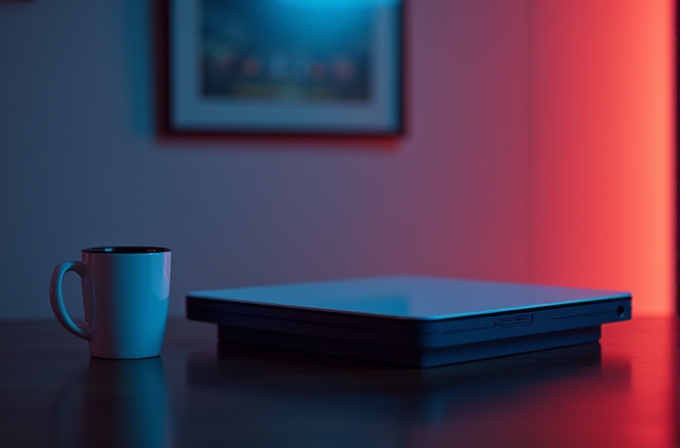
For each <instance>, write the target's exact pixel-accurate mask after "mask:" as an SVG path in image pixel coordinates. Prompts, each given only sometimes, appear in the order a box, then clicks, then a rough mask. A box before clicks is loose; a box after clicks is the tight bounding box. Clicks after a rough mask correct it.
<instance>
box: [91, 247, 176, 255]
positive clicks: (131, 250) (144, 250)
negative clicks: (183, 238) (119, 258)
mask: <svg viewBox="0 0 680 448" xmlns="http://www.w3.org/2000/svg"><path fill="white" fill-rule="evenodd" d="M83 252H87V253H92V254H155V253H160V252H170V249H167V248H165V247H147V246H103V247H91V248H89V249H83Z"/></svg>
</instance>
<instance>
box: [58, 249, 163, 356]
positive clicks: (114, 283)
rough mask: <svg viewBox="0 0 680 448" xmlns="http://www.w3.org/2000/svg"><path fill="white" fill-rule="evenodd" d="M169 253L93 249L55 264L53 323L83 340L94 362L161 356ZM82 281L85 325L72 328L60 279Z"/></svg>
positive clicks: (141, 250)
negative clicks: (70, 276) (74, 277)
mask: <svg viewBox="0 0 680 448" xmlns="http://www.w3.org/2000/svg"><path fill="white" fill-rule="evenodd" d="M170 255H171V252H170V249H165V248H161V247H137V246H120V247H115V246H114V247H94V248H90V249H84V250H83V251H82V252H81V259H82V261H66V262H63V263H60V264H59V265H57V267H56V268H54V272H53V273H52V281H51V283H50V302H51V304H52V311H54V315H55V316H56V317H57V320H58V321H59V322H60V323H61V324H62V325H63V326H64V327H65V328H66V329H67V330H68V331H70V332H71V333H73V334H75V335H76V336H78V337H81V338H83V339H86V340H87V341H88V342H89V344H90V353H91V355H92V356H94V357H97V358H109V359H138V358H150V357H153V356H158V355H160V352H161V347H162V346H163V337H164V335H165V323H166V320H167V316H168V299H169V296H170ZM69 271H73V272H75V273H76V274H78V275H79V276H80V278H81V285H82V290H83V311H84V317H85V322H83V323H78V324H76V323H75V322H74V321H73V319H71V317H70V316H69V314H68V311H67V310H66V306H65V305H64V298H63V295H62V282H63V278H64V275H65V274H66V273H67V272H69Z"/></svg>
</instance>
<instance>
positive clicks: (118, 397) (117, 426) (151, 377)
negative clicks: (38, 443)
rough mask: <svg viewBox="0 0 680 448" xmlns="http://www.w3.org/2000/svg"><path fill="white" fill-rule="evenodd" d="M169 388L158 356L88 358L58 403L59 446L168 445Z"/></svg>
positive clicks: (147, 447) (57, 436)
mask: <svg viewBox="0 0 680 448" xmlns="http://www.w3.org/2000/svg"><path fill="white" fill-rule="evenodd" d="M168 402H169V400H168V390H167V384H166V378H165V372H164V369H163V363H162V360H161V358H160V357H155V358H150V359H141V360H130V361H112V360H104V359H97V358H91V359H90V362H89V365H88V368H87V373H86V375H85V376H84V377H80V378H78V379H77V380H74V382H73V383H71V384H69V385H67V386H66V387H65V389H64V391H63V393H62V395H61V397H60V399H59V401H58V403H57V408H56V409H57V410H56V418H55V431H56V442H57V444H56V445H57V446H59V447H94V446H96V447H145V448H153V447H168V446H172V445H173V443H172V437H171V434H170V429H171V425H170V412H169V404H168Z"/></svg>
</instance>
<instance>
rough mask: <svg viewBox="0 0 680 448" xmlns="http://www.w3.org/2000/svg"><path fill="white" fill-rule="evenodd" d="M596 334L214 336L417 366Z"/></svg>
mask: <svg viewBox="0 0 680 448" xmlns="http://www.w3.org/2000/svg"><path fill="white" fill-rule="evenodd" d="M600 335H601V330H600V325H595V326H590V327H583V328H575V329H568V330H560V331H553V332H547V333H539V334H532V335H526V336H517V337H511V338H501V339H495V340H490V341H482V342H474V343H469V344H462V345H451V346H447V347H437V348H414V347H397V346H387V345H377V344H371V343H364V342H355V341H346V340H341V339H329V338H320V337H315V336H305V335H297V334H291V333H283V332H277V331H267V330H254V329H249V328H243V327H236V326H229V325H218V337H219V339H220V340H223V341H235V342H241V343H247V344H256V345H264V346H269V347H276V348H282V349H289V350H296V351H305V352H312V353H318V354H326V355H333V356H340V357H345V358H357V359H363V360H369V361H377V362H384V363H389V364H396V365H401V366H405V367H420V368H425V367H436V366H442V365H446V364H454V363H461V362H467V361H475V360H479V359H487V358H495V357H500V356H507V355H515V354H519V353H526V352H533V351H538V350H546V349H550V348H557V347H566V346H570V345H577V344H585V343H589V342H597V341H599V339H600Z"/></svg>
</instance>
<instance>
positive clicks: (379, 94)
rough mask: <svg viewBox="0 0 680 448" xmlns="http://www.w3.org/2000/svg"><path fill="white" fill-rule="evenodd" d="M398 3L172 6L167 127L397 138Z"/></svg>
mask: <svg viewBox="0 0 680 448" xmlns="http://www.w3.org/2000/svg"><path fill="white" fill-rule="evenodd" d="M402 8H403V5H402V0H323V1H320V0H198V1H186V0H170V2H169V8H168V32H167V34H168V36H167V44H168V65H167V67H168V105H167V107H168V111H167V120H168V123H167V125H168V129H169V130H170V131H171V132H175V133H219V134H255V135H263V134H265V135H266V134H290V135H348V136H361V135H377V136H382V135H384V136H391V135H397V134H400V133H402V131H403V105H402V88H403V87H402V82H403V81H402V78H403V77H402V38H403V36H402V20H403V12H402Z"/></svg>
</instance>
